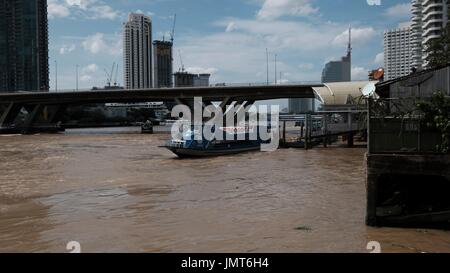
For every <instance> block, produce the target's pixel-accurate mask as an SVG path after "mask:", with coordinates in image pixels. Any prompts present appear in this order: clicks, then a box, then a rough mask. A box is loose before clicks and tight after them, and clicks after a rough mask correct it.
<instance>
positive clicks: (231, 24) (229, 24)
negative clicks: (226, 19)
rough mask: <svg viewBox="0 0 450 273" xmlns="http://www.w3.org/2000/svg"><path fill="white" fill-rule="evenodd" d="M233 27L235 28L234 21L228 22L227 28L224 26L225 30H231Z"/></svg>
mask: <svg viewBox="0 0 450 273" xmlns="http://www.w3.org/2000/svg"><path fill="white" fill-rule="evenodd" d="M235 29H236V23H235V22H230V23H228V25H227V28H226V30H225V31H226V32H232V31H233V30H235Z"/></svg>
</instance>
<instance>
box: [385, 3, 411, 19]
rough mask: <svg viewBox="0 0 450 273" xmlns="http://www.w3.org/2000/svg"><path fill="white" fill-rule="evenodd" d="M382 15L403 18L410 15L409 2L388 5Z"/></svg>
mask: <svg viewBox="0 0 450 273" xmlns="http://www.w3.org/2000/svg"><path fill="white" fill-rule="evenodd" d="M384 15H385V16H387V17H390V18H395V19H405V18H409V17H411V15H412V14H411V3H404V4H397V5H395V6H392V7H389V8H388V9H386V11H385V12H384Z"/></svg>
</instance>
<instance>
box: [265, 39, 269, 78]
mask: <svg viewBox="0 0 450 273" xmlns="http://www.w3.org/2000/svg"><path fill="white" fill-rule="evenodd" d="M266 64H267V70H266V72H267V85H269V50H268V49H267V48H266Z"/></svg>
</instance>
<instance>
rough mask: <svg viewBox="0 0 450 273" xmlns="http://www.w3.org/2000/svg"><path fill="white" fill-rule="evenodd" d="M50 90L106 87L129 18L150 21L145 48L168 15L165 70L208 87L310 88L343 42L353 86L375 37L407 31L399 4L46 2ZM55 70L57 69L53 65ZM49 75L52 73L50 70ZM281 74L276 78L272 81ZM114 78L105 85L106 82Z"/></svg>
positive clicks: (377, 59)
mask: <svg viewBox="0 0 450 273" xmlns="http://www.w3.org/2000/svg"><path fill="white" fill-rule="evenodd" d="M48 5H49V7H48V13H49V51H50V52H49V53H50V60H49V63H50V73H51V74H50V86H51V89H52V90H55V78H56V75H55V74H56V73H55V72H57V78H58V90H63V89H68V90H69V89H72V90H73V89H75V87H76V70H77V66H78V67H79V68H78V71H79V88H80V89H81V88H92V87H93V86H104V85H105V84H106V79H107V76H106V72H105V70H107V71H110V70H111V68H112V66H113V63H118V64H119V71H118V73H117V81H118V83H119V84H123V72H122V71H123V67H122V66H123V61H122V27H123V23H124V22H125V21H126V20H127V17H128V14H129V13H130V12H139V13H143V14H146V15H148V16H150V17H151V19H152V23H153V40H162V39H163V37H165V38H166V39H168V38H169V34H170V32H171V29H172V24H173V15H174V14H177V23H176V30H175V37H174V38H175V42H174V70H175V71H176V70H179V68H180V67H181V65H180V63H181V61H180V55H181V57H182V60H183V63H184V66H185V67H186V70H187V71H189V72H192V73H203V72H205V73H211V74H212V76H211V82H212V83H224V82H225V83H263V82H266V77H267V76H266V48H268V50H269V61H270V68H269V75H270V81H271V82H274V81H275V61H274V59H275V54H276V55H277V59H278V61H277V78H278V81H279V82H283V83H288V82H289V83H294V82H305V83H306V82H319V81H320V79H321V72H322V69H323V67H324V65H325V63H327V62H328V61H331V60H338V59H340V58H341V56H343V55H345V54H346V50H347V41H348V28H349V27H350V26H351V27H352V29H353V30H352V37H353V63H352V78H353V80H366V79H367V74H368V71H369V70H371V69H376V68H378V67H382V66H383V32H384V30H386V29H392V28H397V27H404V26H407V25H408V22H409V19H410V17H411V14H410V1H409V0H108V1H105V0H48ZM56 63H57V65H56ZM55 67H57V71H56V69H55ZM280 73H281V74H280ZM113 78H115V77H113Z"/></svg>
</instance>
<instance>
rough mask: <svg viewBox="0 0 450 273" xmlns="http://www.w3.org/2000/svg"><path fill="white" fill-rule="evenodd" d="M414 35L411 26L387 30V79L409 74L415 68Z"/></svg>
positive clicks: (385, 55) (385, 50)
mask: <svg viewBox="0 0 450 273" xmlns="http://www.w3.org/2000/svg"><path fill="white" fill-rule="evenodd" d="M414 39H415V37H414V35H413V34H412V30H411V28H409V27H408V28H401V29H393V30H387V31H385V32H384V66H385V79H386V80H392V79H396V78H399V77H403V76H407V75H409V74H410V73H411V68H413V65H412V64H413V61H412V56H413V54H414V52H415V51H414V50H413V48H414Z"/></svg>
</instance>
